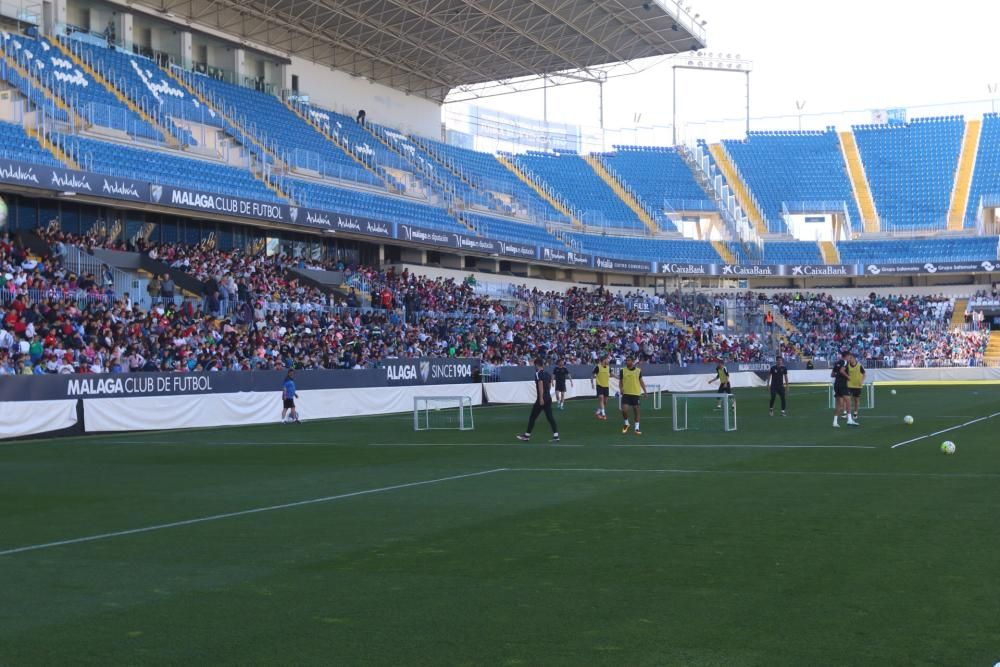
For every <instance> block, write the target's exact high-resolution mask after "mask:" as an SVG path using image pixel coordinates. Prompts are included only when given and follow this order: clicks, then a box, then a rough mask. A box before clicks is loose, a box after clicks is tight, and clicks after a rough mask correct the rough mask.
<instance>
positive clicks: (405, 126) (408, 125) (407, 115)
mask: <svg viewBox="0 0 1000 667" xmlns="http://www.w3.org/2000/svg"><path fill="white" fill-rule="evenodd" d="M293 74H295V75H298V77H299V92H300V93H301V94H303V95H309V97H310V100H311V101H312V102H313V103H314V104H318V105H319V106H322V107H326V108H327V109H332V110H333V111H337V112H340V113H342V114H346V115H348V116H350V117H351V118H354V116H355V115H357V113H358V109H364V110H365V111H366V112H367V113H368V119H369V120H370V121H372V122H375V123H379V124H381V125H389V126H391V127H394V128H397V129H400V130H402V131H404V132H407V133H413V134H418V135H421V136H425V137H431V138H433V139H439V138H440V136H441V107H440V106H439V105H438V104H436V103H435V102H431V101H430V100H425V99H423V98H421V97H416V96H414V95H407V94H405V93H403V92H401V91H398V90H393V89H392V88H389V87H387V86H383V85H380V84H377V83H369V82H368V80H367V79H364V78H362V77H353V76H351V75H349V74H346V73H344V72H335V71H333V70H331V69H330V68H329V67H326V66H325V65H317V64H316V63H311V62H309V61H307V60H303V59H302V58H298V57H295V56H293V57H292V64H291V65H289V66H288V67H286V68H285V81H284V83H283V84H282V86H281V87H282V88H285V89H288V90H291V88H292V75H293Z"/></svg>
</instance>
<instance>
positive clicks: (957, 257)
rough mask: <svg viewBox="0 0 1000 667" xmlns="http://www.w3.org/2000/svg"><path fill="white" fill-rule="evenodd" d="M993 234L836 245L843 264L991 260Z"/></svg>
mask: <svg viewBox="0 0 1000 667" xmlns="http://www.w3.org/2000/svg"><path fill="white" fill-rule="evenodd" d="M997 241H998V239H997V237H996V236H977V237H967V238H941V239H893V240H890V241H844V242H842V243H839V244H837V248H838V249H839V250H840V261H841V262H843V263H844V264H908V263H911V262H961V261H970V262H971V261H976V262H978V261H985V260H990V261H995V260H996V259H997Z"/></svg>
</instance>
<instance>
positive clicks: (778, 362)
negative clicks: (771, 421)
mask: <svg viewBox="0 0 1000 667" xmlns="http://www.w3.org/2000/svg"><path fill="white" fill-rule="evenodd" d="M767 385H768V387H770V388H771V405H770V409H769V410H768V413H769V414H770V415H771V416H772V417H773V416H774V399H775V398H777V397H778V396H780V397H781V416H782V417H785V416H787V413H786V412H785V391H786V390H787V389H788V368H787V367H786V366H785V360H784V359H782V358H781V357H778V358H777V359H775V360H774V365H773V366H771V372H770V375H769V376H768V379H767Z"/></svg>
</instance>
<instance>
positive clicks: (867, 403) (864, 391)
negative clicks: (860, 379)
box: [827, 383, 875, 410]
mask: <svg viewBox="0 0 1000 667" xmlns="http://www.w3.org/2000/svg"><path fill="white" fill-rule="evenodd" d="M827 395H828V396H827V397H828V401H827V403H828V405H829V407H830V409H831V410H833V407H834V403H833V401H834V396H833V385H832V384H830V385H827ZM861 409H862V410H874V409H875V385H874V384H872V383H868V384H864V385H861Z"/></svg>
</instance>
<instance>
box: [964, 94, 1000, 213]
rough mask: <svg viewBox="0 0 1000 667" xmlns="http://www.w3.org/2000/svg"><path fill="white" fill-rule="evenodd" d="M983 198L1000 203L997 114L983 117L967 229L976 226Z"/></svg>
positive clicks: (998, 122) (968, 209)
mask: <svg viewBox="0 0 1000 667" xmlns="http://www.w3.org/2000/svg"><path fill="white" fill-rule="evenodd" d="M983 197H989V198H990V199H992V200H993V201H1000V115H998V114H995V113H988V114H985V115H984V116H983V127H982V131H981V132H980V135H979V151H978V152H977V153H976V168H975V171H973V172H972V185H971V186H970V187H969V205H968V207H967V208H966V209H965V227H966V228H971V227H975V226H976V213H977V212H978V211H979V200H980V199H982V198H983Z"/></svg>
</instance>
